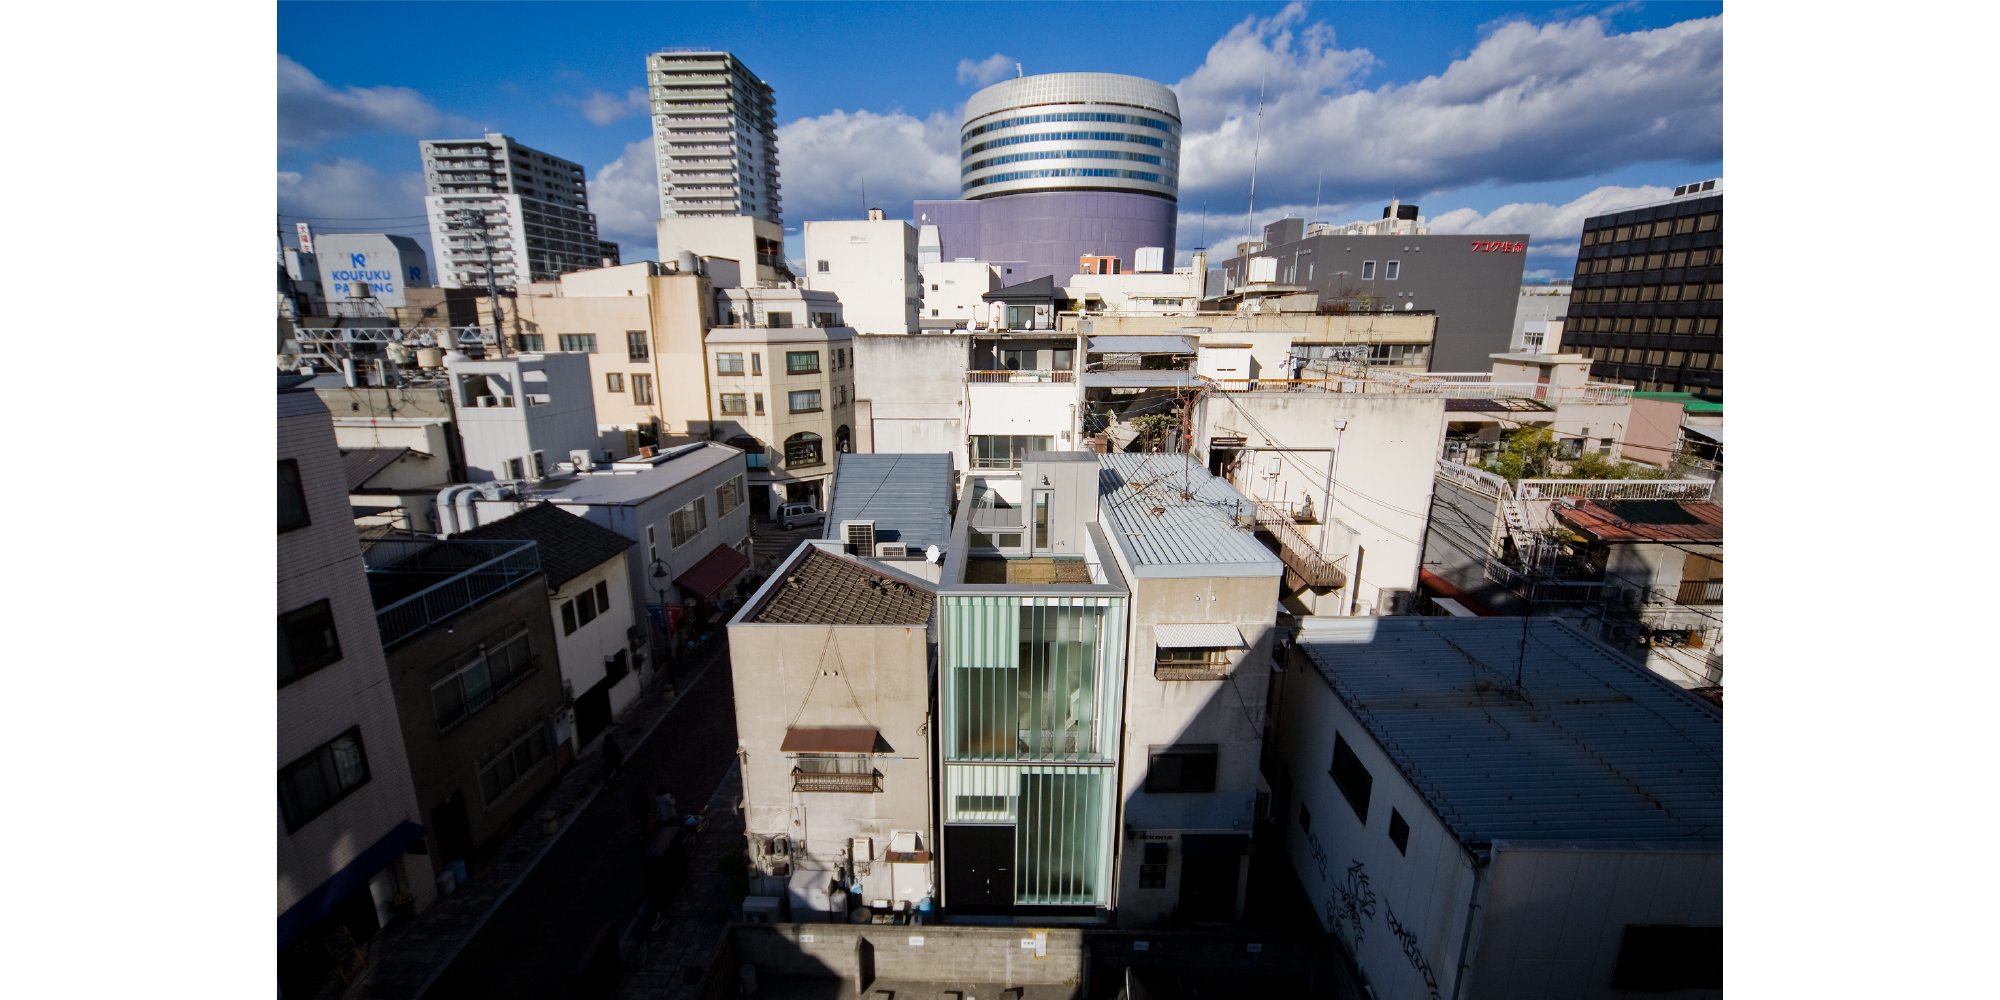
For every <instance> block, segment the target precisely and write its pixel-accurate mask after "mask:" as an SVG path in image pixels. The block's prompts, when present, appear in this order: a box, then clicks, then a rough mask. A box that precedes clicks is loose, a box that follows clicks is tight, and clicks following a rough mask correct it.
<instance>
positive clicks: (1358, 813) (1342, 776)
mask: <svg viewBox="0 0 2000 1000" xmlns="http://www.w3.org/2000/svg"><path fill="white" fill-rule="evenodd" d="M1329 773H1330V774H1332V775H1333V783H1334V786H1335V787H1337V788H1339V789H1340V794H1341V797H1342V798H1345V799H1346V800H1347V804H1348V805H1349V806H1351V807H1352V808H1353V809H1354V816H1355V818H1356V819H1359V820H1360V821H1361V825H1362V826H1364V827H1365V826H1367V825H1368V805H1369V799H1370V797H1371V796H1372V794H1373V792H1374V788H1375V777H1374V775H1371V774H1369V773H1368V767H1367V765H1365V764H1363V763H1361V758H1360V757H1359V756H1358V755H1356V754H1355V752H1354V748H1353V747H1351V746H1349V745H1348V743H1347V737H1345V736H1342V735H1341V734H1339V733H1335V734H1333V766H1332V768H1330V769H1329ZM1299 827H1300V828H1301V829H1304V830H1307V831H1311V830H1312V813H1311V812H1309V811H1307V809H1306V807H1305V804H1304V803H1300V804H1299ZM1389 840H1390V842H1391V843H1394V844H1395V845H1396V851H1397V852H1398V853H1400V854H1408V853H1410V823H1409V821H1408V820H1406V819H1404V818H1403V814H1402V813H1400V812H1398V811H1396V810H1395V809H1393V808H1392V809H1390V810H1389Z"/></svg>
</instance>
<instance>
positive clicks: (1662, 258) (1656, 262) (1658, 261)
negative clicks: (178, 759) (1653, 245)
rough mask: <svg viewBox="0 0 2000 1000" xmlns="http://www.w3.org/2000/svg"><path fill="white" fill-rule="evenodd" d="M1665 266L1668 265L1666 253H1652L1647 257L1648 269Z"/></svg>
mask: <svg viewBox="0 0 2000 1000" xmlns="http://www.w3.org/2000/svg"><path fill="white" fill-rule="evenodd" d="M1665 266H1667V255H1666V254H1663V253H1656V254H1650V255H1648V256H1647V257H1646V270H1648V271H1651V270H1654V269H1656V268H1661V267H1665Z"/></svg>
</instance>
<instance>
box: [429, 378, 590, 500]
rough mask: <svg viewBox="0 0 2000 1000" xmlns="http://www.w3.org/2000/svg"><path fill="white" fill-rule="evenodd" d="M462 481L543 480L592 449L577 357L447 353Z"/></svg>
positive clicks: (586, 388)
mask: <svg viewBox="0 0 2000 1000" xmlns="http://www.w3.org/2000/svg"><path fill="white" fill-rule="evenodd" d="M445 369H446V371H447V372H448V373H449V377H450V379H451V392H452V400H453V403H454V404H455V405H456V406H457V408H458V429H459V436H460V438H461V439H462V440H463V441H464V442H465V472H466V478H467V480H468V481H469V482H475V483H483V482H490V481H493V480H510V481H518V480H526V479H542V478H544V477H546V476H548V475H549V474H550V473H552V472H554V471H555V467H556V465H557V464H559V463H563V462H569V461H571V460H572V456H571V454H570V453H571V452H572V451H585V452H588V451H590V450H591V449H593V448H595V447H596V446H597V440H598V431H597V416H596V410H595V407H594V406H593V404H592V401H591V381H590V364H589V361H588V360H587V359H586V358H584V357H583V356H581V355H577V354H514V355H509V356H507V357H504V358H503V357H491V358H482V359H478V360H474V359H472V358H468V357H466V356H464V355H462V354H454V355H448V356H447V357H446V359H445Z"/></svg>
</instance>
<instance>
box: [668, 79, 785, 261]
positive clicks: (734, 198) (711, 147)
mask: <svg viewBox="0 0 2000 1000" xmlns="http://www.w3.org/2000/svg"><path fill="white" fill-rule="evenodd" d="M646 85H647V87H648V89H649V90H650V91H651V94H652V102H653V153H654V155H655V156H656V157H658V159H659V165H660V218H662V219H675V218H715V217H718V216H730V215H747V216H751V217H753V218H758V219H764V220H766V221H769V222H774V223H780V222H781V220H780V218H779V214H778V121H777V110H776V108H777V106H776V103H775V102H774V101H773V100H772V97H771V86H770V84H767V83H765V82H764V81H762V80H759V79H758V78H757V75H756V74H755V73H752V72H750V70H749V68H748V67H745V66H744V65H743V63H742V61H741V60H739V59H737V58H736V57H735V56H733V55H730V54H729V53H727V52H701V51H689V50H680V49H671V50H668V51H665V52H655V53H653V54H652V55H649V56H647V57H646ZM663 252H664V251H663Z"/></svg>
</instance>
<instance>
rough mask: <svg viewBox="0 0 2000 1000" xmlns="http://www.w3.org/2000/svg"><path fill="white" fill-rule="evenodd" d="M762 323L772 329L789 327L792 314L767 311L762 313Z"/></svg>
mask: <svg viewBox="0 0 2000 1000" xmlns="http://www.w3.org/2000/svg"><path fill="white" fill-rule="evenodd" d="M764 325H765V326H768V327H770V328H772V329H774V330H784V329H789V328H790V327H791V325H792V314H791V313H788V312H767V313H765V314H764Z"/></svg>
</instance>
